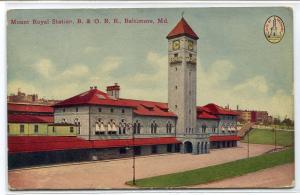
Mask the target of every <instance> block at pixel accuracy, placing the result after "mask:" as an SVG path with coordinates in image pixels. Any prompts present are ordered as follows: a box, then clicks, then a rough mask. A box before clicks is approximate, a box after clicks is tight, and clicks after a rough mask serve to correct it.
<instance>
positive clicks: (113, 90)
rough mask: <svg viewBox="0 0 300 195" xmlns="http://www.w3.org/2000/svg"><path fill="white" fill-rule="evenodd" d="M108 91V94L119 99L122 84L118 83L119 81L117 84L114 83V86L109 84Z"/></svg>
mask: <svg viewBox="0 0 300 195" xmlns="http://www.w3.org/2000/svg"><path fill="white" fill-rule="evenodd" d="M106 92H107V95H109V96H110V97H112V98H114V99H119V97H120V86H119V85H118V83H115V85H112V86H107V87H106Z"/></svg>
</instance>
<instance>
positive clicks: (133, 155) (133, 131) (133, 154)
mask: <svg viewBox="0 0 300 195" xmlns="http://www.w3.org/2000/svg"><path fill="white" fill-rule="evenodd" d="M136 128H137V127H136V124H134V125H133V130H132V171H133V173H132V183H133V185H135V150H134V144H135V143H134V141H135V136H134V134H135V131H136Z"/></svg>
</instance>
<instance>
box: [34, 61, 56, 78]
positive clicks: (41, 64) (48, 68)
mask: <svg viewBox="0 0 300 195" xmlns="http://www.w3.org/2000/svg"><path fill="white" fill-rule="evenodd" d="M31 67H32V68H33V69H34V70H35V71H36V72H37V73H38V74H40V75H41V76H42V77H44V78H47V79H49V78H51V77H52V76H53V75H54V73H55V65H54V64H53V63H52V62H51V60H49V59H45V58H42V59H40V60H39V61H38V62H37V63H35V64H33V65H32V66H31Z"/></svg>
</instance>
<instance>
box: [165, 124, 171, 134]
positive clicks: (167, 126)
mask: <svg viewBox="0 0 300 195" xmlns="http://www.w3.org/2000/svg"><path fill="white" fill-rule="evenodd" d="M166 129H167V133H172V124H171V123H170V121H168V123H167V125H166Z"/></svg>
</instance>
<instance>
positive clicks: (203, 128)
mask: <svg viewBox="0 0 300 195" xmlns="http://www.w3.org/2000/svg"><path fill="white" fill-rule="evenodd" d="M201 127H202V133H205V132H206V124H205V123H203V124H202V126H201Z"/></svg>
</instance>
